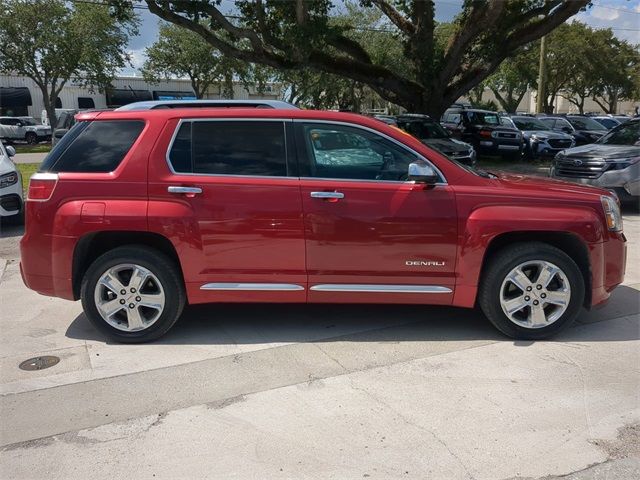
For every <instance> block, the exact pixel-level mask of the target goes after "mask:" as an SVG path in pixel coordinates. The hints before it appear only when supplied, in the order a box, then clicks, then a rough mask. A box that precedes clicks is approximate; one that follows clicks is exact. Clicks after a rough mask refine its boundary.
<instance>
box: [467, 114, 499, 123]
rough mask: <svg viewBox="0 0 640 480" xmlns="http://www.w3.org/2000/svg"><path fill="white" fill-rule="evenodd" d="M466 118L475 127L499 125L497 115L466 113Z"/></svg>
mask: <svg viewBox="0 0 640 480" xmlns="http://www.w3.org/2000/svg"><path fill="white" fill-rule="evenodd" d="M467 117H468V118H469V121H471V123H475V124H477V125H500V118H499V117H498V114H497V113H491V112H467Z"/></svg>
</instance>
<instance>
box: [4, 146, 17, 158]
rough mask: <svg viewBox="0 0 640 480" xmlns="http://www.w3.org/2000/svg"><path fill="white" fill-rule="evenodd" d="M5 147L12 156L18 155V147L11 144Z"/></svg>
mask: <svg viewBox="0 0 640 480" xmlns="http://www.w3.org/2000/svg"><path fill="white" fill-rule="evenodd" d="M4 148H5V150H6V151H7V155H9V156H10V157H14V156H15V155H16V149H15V148H13V147H12V146H11V145H7V146H6V147H4Z"/></svg>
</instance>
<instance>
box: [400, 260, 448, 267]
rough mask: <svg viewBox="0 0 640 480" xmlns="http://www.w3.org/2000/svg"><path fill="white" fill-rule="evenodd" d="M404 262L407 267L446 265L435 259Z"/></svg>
mask: <svg viewBox="0 0 640 480" xmlns="http://www.w3.org/2000/svg"><path fill="white" fill-rule="evenodd" d="M404 264H405V265H406V266H407V267H444V262H436V261H434V260H407V261H406V262H404Z"/></svg>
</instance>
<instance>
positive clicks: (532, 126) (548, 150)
mask: <svg viewBox="0 0 640 480" xmlns="http://www.w3.org/2000/svg"><path fill="white" fill-rule="evenodd" d="M500 123H501V124H502V125H505V126H507V127H511V128H515V129H516V130H520V131H521V132H522V138H523V140H524V155H525V157H526V158H537V157H553V156H554V155H556V154H557V153H558V152H559V151H561V150H564V149H565V148H571V147H573V146H575V144H576V142H575V140H574V138H573V137H572V136H571V135H569V134H567V133H561V132H554V131H553V130H551V128H549V127H548V126H547V125H546V124H545V123H544V122H542V121H540V120H539V119H537V118H535V117H528V116H524V115H523V116H512V117H500Z"/></svg>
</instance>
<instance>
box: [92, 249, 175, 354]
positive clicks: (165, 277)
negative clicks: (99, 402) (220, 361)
mask: <svg viewBox="0 0 640 480" xmlns="http://www.w3.org/2000/svg"><path fill="white" fill-rule="evenodd" d="M135 268H137V270H135V272H138V273H139V275H138V276H136V277H135V278H136V279H142V278H146V280H145V281H143V282H142V283H141V285H140V286H139V289H138V290H136V289H133V288H134V287H136V286H138V285H137V284H136V280H134V278H133V277H134V269H135ZM129 272H131V273H129ZM107 273H108V274H109V281H108V283H109V284H110V285H111V288H108V287H106V286H105V284H100V285H99V281H100V279H101V278H103V277H104V276H105V275H106V274H107ZM127 277H129V278H127ZM118 282H119V283H118ZM118 285H119V286H120V287H125V288H124V290H120V288H116V287H117V286H118ZM132 289H133V290H132ZM117 290H120V291H117ZM127 290H129V291H127ZM123 291H125V294H124V295H123V294H122V292H123ZM132 292H134V293H132ZM80 297H81V300H82V307H83V308H84V312H85V314H86V315H87V318H88V319H89V321H90V322H91V323H92V324H93V325H94V326H95V327H96V328H97V329H98V330H99V331H101V332H102V333H104V334H105V335H107V336H108V337H109V338H111V339H113V340H115V341H117V342H122V343H143V342H149V341H151V340H155V339H157V338H160V337H161V336H162V335H164V334H165V333H167V332H168V331H169V329H170V328H171V327H172V326H173V325H174V324H175V323H176V321H177V320H178V318H179V317H180V314H181V313H182V309H183V308H184V305H185V302H186V300H185V298H186V296H185V290H184V283H183V281H182V277H181V275H180V272H179V270H178V266H177V265H176V264H175V263H174V262H173V261H171V260H170V259H169V258H168V257H167V256H166V255H164V254H162V253H161V252H159V251H157V250H154V249H152V248H149V247H145V246H137V245H134V246H125V247H118V248H115V249H113V250H110V251H109V252H107V253H105V254H103V255H101V256H100V257H98V258H97V259H96V260H95V261H94V262H93V263H92V264H91V265H90V266H89V268H88V269H87V271H86V273H85V275H84V277H83V279H82V285H81V290H80ZM123 300H124V302H125V303H124V305H123V306H120V305H121V302H122V301H123ZM99 302H100V303H99ZM138 302H140V303H138ZM145 302H146V303H145ZM152 304H153V305H154V306H153V307H152V308H149V307H147V305H152ZM160 304H162V308H158V306H159V305H160ZM131 305H134V306H133V307H131V308H129V307H130V306H131ZM115 309H118V310H117V311H116V312H115V313H113V314H112V315H110V316H106V317H105V316H103V314H102V313H101V311H102V312H106V311H107V310H115ZM136 312H137V313H136Z"/></svg>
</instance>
